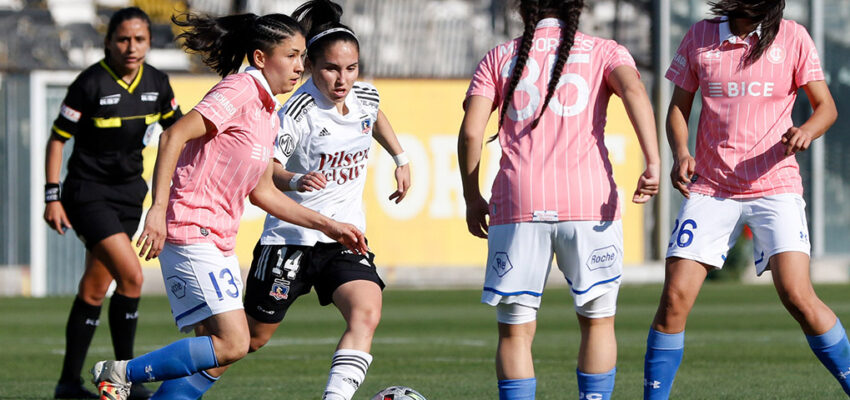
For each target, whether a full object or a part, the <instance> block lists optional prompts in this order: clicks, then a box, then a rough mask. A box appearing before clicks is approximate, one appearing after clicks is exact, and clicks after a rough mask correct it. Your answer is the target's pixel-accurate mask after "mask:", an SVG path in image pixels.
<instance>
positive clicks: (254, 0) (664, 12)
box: [0, 0, 850, 296]
mask: <svg viewBox="0 0 850 400" xmlns="http://www.w3.org/2000/svg"><path fill="white" fill-rule="evenodd" d="M337 1H338V2H339V3H340V4H341V5H342V6H343V8H344V9H345V15H344V16H343V22H344V23H346V24H348V25H349V26H351V27H352V28H353V29H354V30H355V32H357V34H358V36H359V37H360V39H361V43H362V46H361V48H362V51H361V59H362V73H361V77H362V79H365V80H370V81H373V82H374V83H375V85H376V86H377V87H378V89H379V90H380V91H381V94H382V109H383V110H384V111H385V113H386V114H387V115H388V116H389V118H390V120H391V121H392V123H393V126H394V127H395V129H396V132H397V133H398V134H399V137H400V139H401V141H402V143H403V145H404V146H405V148H406V150H407V152H408V154H410V156H411V159H412V169H413V189H412V191H411V193H410V196H409V198H408V199H406V200H405V201H404V202H403V203H402V204H401V205H393V204H391V203H389V202H388V201H386V200H385V198H386V196H387V195H389V193H391V191H392V188H393V187H394V182H393V180H392V174H391V172H390V171H391V170H392V167H393V165H392V161H391V159H390V158H389V157H388V156H386V154H383V153H381V152H377V151H376V152H374V153H373V154H375V155H376V156H373V157H372V160H370V163H371V164H370V172H369V174H370V178H369V183H368V184H367V188H366V197H367V215H368V218H369V220H368V221H369V222H368V224H369V229H368V236H369V237H370V239H371V241H370V244H371V245H372V246H373V249H374V250H375V253H376V254H377V255H378V260H377V262H378V264H379V265H380V266H381V273H382V276H384V278H385V280H387V281H388V283H390V284H397V285H399V286H441V287H442V286H453V285H454V286H469V285H479V284H480V282H481V277H482V276H483V264H484V262H485V261H486V243H484V242H483V241H480V240H477V239H474V238H472V237H471V236H470V235H469V234H468V233H467V232H466V226H465V222H464V220H463V216H464V205H463V200H462V196H461V192H460V190H461V186H460V179H459V175H458V173H457V161H456V147H455V144H456V135H457V129H458V127H459V125H460V119H461V116H462V110H461V101H462V99H463V95H464V92H465V89H466V85H467V83H468V79H469V77H470V76H471V73H472V71H473V70H474V68H475V66H476V64H477V63H478V61H479V60H480V58H481V57H482V56H483V55H484V54H485V52H486V51H487V50H489V49H490V48H491V47H493V46H494V45H496V44H498V43H500V42H502V41H504V40H506V39H508V38H510V37H514V36H516V35H518V34H519V32H520V23H519V20H518V17H517V16H516V15H515V14H514V13H512V12H509V11H507V10H508V9H509V8H510V6H511V4H512V3H513V0H337ZM301 2H302V1H301V0H136V1H129V0H0V31H2V38H3V39H0V121H2V124H0V295H25V296H50V295H67V294H72V293H74V292H75V291H76V284H77V280H78V278H79V276H80V274H81V272H82V266H83V259H84V253H83V251H84V250H83V247H82V246H81V244H80V242H79V241H78V240H77V239H76V238H75V237H73V235H66V236H65V237H60V236H59V235H56V234H55V233H53V232H52V231H48V229H47V226H46V225H45V224H44V222H43V220H42V212H43V202H42V199H43V197H42V196H43V192H42V187H43V183H44V145H45V143H46V140H47V137H48V134H49V129H50V126H51V124H52V121H53V119H54V118H55V116H56V114H57V110H58V108H59V104H60V103H61V101H62V98H63V97H64V95H65V90H66V88H67V85H68V84H70V82H71V81H72V80H73V78H74V77H75V76H76V74H77V73H79V71H81V70H82V69H83V68H85V67H87V66H88V65H90V64H92V63H94V62H96V61H98V60H99V59H100V58H102V56H103V50H102V44H103V34H104V32H105V29H106V23H107V21H108V19H109V16H110V15H111V13H112V12H113V11H114V10H115V9H117V8H120V7H124V6H128V5H136V6H139V7H141V8H143V9H144V10H146V11H147V12H148V13H149V14H150V16H151V18H152V19H153V21H154V26H152V32H153V38H152V45H153V49H152V50H151V52H150V53H149V56H148V62H149V63H150V64H152V65H154V66H156V67H157V68H159V69H161V70H165V71H167V72H168V73H169V74H170V76H171V81H172V84H173V85H174V87H175V92H176V94H177V98H178V101H179V103H180V104H181V106H182V107H183V110H184V112H185V111H187V110H189V109H191V107H192V106H194V105H195V103H196V102H197V101H198V100H200V98H201V96H202V95H203V94H204V93H205V92H206V90H207V89H208V88H209V87H211V86H212V85H213V84H214V83H215V82H217V77H216V76H214V75H213V74H212V73H211V72H210V71H209V70H207V69H206V68H205V67H204V66H203V65H202V64H201V63H200V62H199V60H198V59H197V58H195V57H192V56H188V55H186V54H185V53H184V52H183V51H182V50H181V49H180V48H179V46H178V45H177V44H175V42H174V41H173V38H174V35H175V31H174V29H173V27H172V25H171V24H170V20H169V18H170V17H171V15H172V14H174V13H179V12H182V11H185V10H191V11H193V12H201V13H207V14H211V15H223V14H228V13H237V12H253V13H257V14H266V13H271V12H282V13H289V12H291V11H292V10H293V9H294V8H295V7H296V6H298V5H299V4H300V3H301ZM707 11H708V7H707V5H706V2H705V1H704V0H596V1H589V2H588V8H587V10H586V11H585V13H584V15H583V17H582V27H581V29H582V30H583V31H585V32H587V33H590V34H594V35H598V36H602V37H607V38H613V39H615V40H617V41H619V42H620V43H622V44H624V45H625V46H626V47H628V48H629V50H630V51H631V52H632V54H633V55H634V57H635V59H636V60H637V63H638V66H639V67H640V70H641V74H642V79H643V81H644V83H645V84H646V86H647V88H648V90H649V92H650V96H651V98H652V99H653V102H654V106H655V110H656V118H657V120H658V122H659V128H661V127H662V126H663V121H664V116H665V114H666V109H667V103H668V99H669V95H670V93H671V91H672V90H671V89H672V87H671V85H670V83H669V82H667V81H666V80H663V79H662V75H663V72H664V71H665V70H666V67H667V65H668V63H669V61H670V60H671V59H672V56H671V54H672V52H673V51H675V49H676V47H677V46H678V44H679V41H680V40H681V38H682V36H683V35H684V33H685V32H686V30H687V28H688V27H689V26H690V25H691V24H692V23H693V22H694V21H696V20H699V19H701V18H704V17H706V16H707ZM785 17H786V18H789V19H794V20H797V21H798V22H800V23H802V24H804V25H805V26H806V27H808V29H809V32H810V33H811V34H812V36H813V38H814V39H815V42H816V44H817V46H818V48H819V49H820V52H821V59H822V62H823V65H824V69H825V71H826V75H827V82H828V83H829V86H830V89H831V91H832V94H833V96H834V97H835V100H836V103H837V105H838V109H839V119H838V122H837V123H836V124H835V126H833V128H832V129H831V130H830V132H829V133H828V134H827V135H826V136H825V137H824V138H823V139H821V140H819V141H817V142H816V143H815V145H814V146H813V148H812V149H811V151H809V152H806V153H803V154H800V155H798V160H799V162H800V164H801V168H802V171H803V175H804V180H805V187H806V201H807V203H808V208H807V212H808V216H809V223H810V232H811V239H812V245H813V249H812V251H813V268H812V274H813V277H814V279H815V280H816V281H832V282H846V281H848V280H850V275H848V266H850V246H848V245H847V243H850V178H848V177H850V158H848V157H847V154H848V152H850V136H848V135H846V134H845V133H846V132H847V131H848V129H850V115H848V113H850V108H848V105H847V102H848V101H850V100H848V99H850V25H848V24H847V23H846V21H848V20H850V2H848V1H847V0H787V7H786V12H785ZM800 97H801V99H800V101H799V104H798V106H797V108H796V110H795V120H796V121H802V120H803V119H804V118H805V117H806V116H807V115H808V113H809V112H810V110H809V107H808V105H807V104H808V103H807V101H806V100H805V94H804V93H802V92H801V96H800ZM695 109H697V108H695ZM697 118H698V115H693V116H692V121H691V123H692V125H693V126H694V127H695V122H696V120H697ZM494 131H495V128H491V132H494ZM659 138H660V143H661V148H662V150H664V151H666V150H667V146H666V139H665V138H664V134H663V131H661V130H659ZM692 139H693V135H692ZM606 144H607V145H608V146H609V148H610V149H611V158H612V163H613V164H614V166H615V178H616V180H617V183H618V185H619V187H620V190H621V191H622V192H624V193H631V190H633V185H634V184H635V181H636V178H637V176H638V175H639V173H640V172H641V171H642V165H641V162H642V161H641V160H642V158H641V157H640V150H639V147H638V146H637V142H636V140H635V139H634V134H633V132H632V131H631V129H630V126H629V124H628V120H627V118H626V116H625V114H624V112H623V111H622V106H621V105H620V104H619V103H618V102H616V101H612V105H611V110H610V112H609V125H608V128H607V133H606ZM70 149H71V146H66V152H67V153H68V154H69V153H70ZM154 155H155V148H150V149H148V151H147V153H146V160H147V161H146V164H147V172H146V173H147V174H148V175H147V177H148V178H149V174H150V167H151V166H152V164H153V160H154ZM66 156H67V154H66ZM497 159H498V149H497V148H494V147H492V146H491V147H489V148H488V151H487V154H486V158H485V160H484V162H483V164H485V165H484V166H483V167H482V170H484V171H485V174H486V175H487V177H488V178H490V179H492V176H493V175H494V173H495V168H496V167H497V164H496V163H495V161H496V160H497ZM669 160H670V158H669V151H668V152H666V153H664V162H665V163H666V164H665V166H664V167H663V169H662V172H663V175H664V176H666V175H667V172H666V171H669ZM483 186H489V183H485V184H484V185H483ZM680 201H681V196H680V195H679V194H678V193H676V192H674V191H673V190H672V189H671V187H670V186H669V184H668V183H665V184H664V185H663V186H662V192H661V194H660V195H659V196H658V197H657V198H656V199H655V200H654V201H653V202H652V203H651V204H650V205H649V206H646V207H637V206H634V205H628V204H626V205H625V208H624V210H625V212H624V219H625V223H624V227H625V235H626V237H625V241H626V264H627V266H626V268H625V272H624V276H625V280H626V282H646V281H655V282H657V281H659V280H660V279H662V278H663V270H662V261H661V258H662V257H663V251H664V249H666V242H667V240H668V235H669V231H670V229H671V227H672V220H673V218H675V214H676V212H677V211H678V207H679V203H680ZM262 218H263V214H262V212H261V211H259V210H257V209H248V210H247V212H246V214H245V216H244V218H243V226H242V229H241V231H240V236H239V238H238V243H237V252H238V254H239V258H240V261H241V262H242V264H243V267H247V266H248V264H249V263H250V261H251V254H250V251H251V249H252V248H253V245H254V243H255V241H256V239H257V238H258V237H259V233H260V230H261V229H262ZM740 248H741V249H746V248H747V247H746V244H745V243H744V245H742V246H741V247H740ZM749 257H750V255H748V254H746V250H744V251H742V252H741V257H739V259H743V260H744V261H742V262H741V263H742V264H744V265H745V264H747V263H748V261H747V260H748V259H749ZM730 258H731V257H730ZM749 263H751V261H750V262H749ZM144 265H145V272H146V283H145V290H146V291H148V292H150V291H161V290H162V284H161V278H159V271H158V264H156V263H145V264H144ZM744 276H751V275H748V274H744ZM759 280H760V281H764V282H769V279H767V278H760V279H759ZM559 282H560V280H559Z"/></svg>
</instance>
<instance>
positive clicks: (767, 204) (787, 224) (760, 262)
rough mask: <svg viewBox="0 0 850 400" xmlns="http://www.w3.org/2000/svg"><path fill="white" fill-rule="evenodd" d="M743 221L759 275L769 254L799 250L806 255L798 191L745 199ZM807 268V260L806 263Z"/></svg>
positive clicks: (807, 247)
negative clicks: (744, 217)
mask: <svg viewBox="0 0 850 400" xmlns="http://www.w3.org/2000/svg"><path fill="white" fill-rule="evenodd" d="M745 216H746V223H747V225H748V226H749V227H750V229H751V230H752V231H753V257H754V258H753V260H754V261H755V264H756V273H758V274H759V275H761V273H762V272H764V271H765V270H766V269H768V268H769V267H771V266H770V265H769V263H770V262H771V261H770V260H771V257H773V256H775V255H776V254H779V253H784V252H792V251H793V252H799V253H802V254H803V255H805V257H806V259H808V256H809V254H810V251H811V245H810V243H809V228H808V224H807V222H806V202H805V201H804V200H803V198H802V197H801V196H800V195H798V194H792V193H787V194H780V195H774V196H766V197H762V198H759V199H753V200H751V201H748V202H746V209H745ZM806 264H807V265H806V267H807V268H806V269H808V263H806Z"/></svg>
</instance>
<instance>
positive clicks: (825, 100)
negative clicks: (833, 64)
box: [782, 81, 838, 156]
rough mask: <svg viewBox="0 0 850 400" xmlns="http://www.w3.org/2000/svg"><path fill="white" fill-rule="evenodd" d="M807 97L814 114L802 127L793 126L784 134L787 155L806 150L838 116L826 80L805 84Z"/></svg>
mask: <svg viewBox="0 0 850 400" xmlns="http://www.w3.org/2000/svg"><path fill="white" fill-rule="evenodd" d="M803 90H805V91H806V97H808V98H809V102H810V103H811V105H812V110H813V112H812V115H811V116H810V117H809V119H808V120H807V121H806V123H804V124H803V125H801V126H800V127H795V126H792V127H791V128H788V131H787V132H785V134H784V135H782V144H784V145H785V155H786V156H789V155H792V154H794V153H796V152H798V151H806V150H808V148H809V146H811V144H812V142H813V141H814V140H815V139H817V138H819V137H821V136H823V134H824V133H826V131H827V129H829V127H830V126H832V124H833V123H835V120H836V119H837V118H838V110H837V109H836V108H835V100H833V99H832V94H830V92H829V86H827V85H826V82H825V81H812V82H809V83H808V84H806V85H805V86H803Z"/></svg>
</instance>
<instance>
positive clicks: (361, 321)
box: [348, 307, 381, 332]
mask: <svg viewBox="0 0 850 400" xmlns="http://www.w3.org/2000/svg"><path fill="white" fill-rule="evenodd" d="M380 322H381V308H380V307H368V308H363V309H360V310H357V311H355V312H354V313H353V315H352V318H350V320H349V323H348V325H349V327H350V328H351V329H357V330H365V331H368V332H374V331H375V329H377V328H378V324H379V323H380Z"/></svg>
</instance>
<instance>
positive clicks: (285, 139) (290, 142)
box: [277, 133, 295, 157]
mask: <svg viewBox="0 0 850 400" xmlns="http://www.w3.org/2000/svg"><path fill="white" fill-rule="evenodd" d="M277 147H278V148H279V149H280V152H281V153H283V155H285V156H287V157H289V156H291V155H292V153H293V152H294V151H295V138H293V137H292V135H290V134H289V133H283V134H281V135H280V137H279V138H278V139H277Z"/></svg>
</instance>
